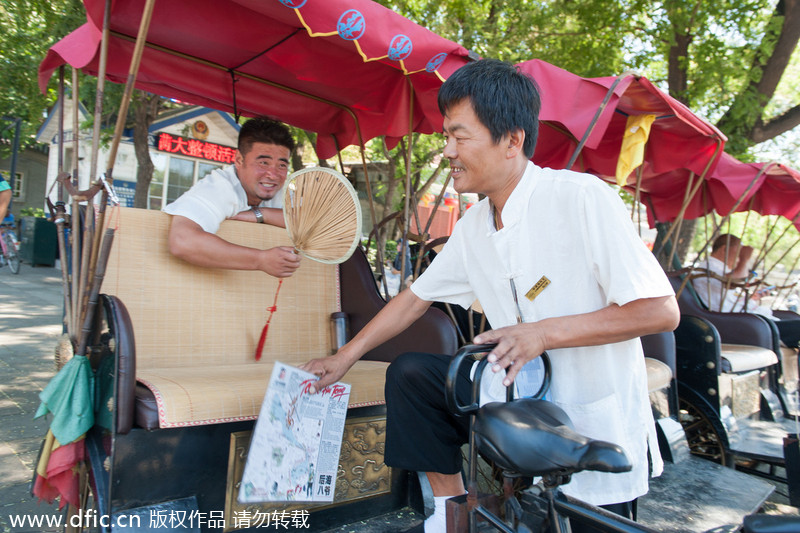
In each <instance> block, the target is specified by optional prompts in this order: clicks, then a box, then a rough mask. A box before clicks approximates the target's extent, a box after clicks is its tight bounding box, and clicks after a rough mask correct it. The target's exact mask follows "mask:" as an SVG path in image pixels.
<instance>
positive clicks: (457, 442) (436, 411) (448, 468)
mask: <svg viewBox="0 0 800 533" xmlns="http://www.w3.org/2000/svg"><path fill="white" fill-rule="evenodd" d="M452 359H453V358H452V356H450V355H434V354H426V353H404V354H402V355H400V356H399V357H398V358H397V359H395V360H394V362H392V364H391V365H389V368H388V369H387V371H386V389H385V394H386V450H385V453H384V459H385V461H386V464H387V465H389V466H391V467H394V468H402V469H404V470H410V471H414V472H438V473H440V474H458V473H460V472H461V470H462V462H463V461H462V457H461V446H463V445H464V444H466V443H467V442H468V441H469V417H467V416H461V417H459V416H456V415H453V414H450V411H449V410H448V408H447V404H446V403H445V394H444V390H445V381H446V379H447V370H448V367H449V365H450V361H451V360H452ZM470 366H471V365H467V364H464V365H461V368H460V372H459V379H458V382H457V384H456V393H457V396H458V402H459V403H460V404H462V405H464V404H467V403H469V402H470V400H471V396H472V382H471V381H470V379H469V373H470ZM602 507H603V508H604V509H607V510H609V511H611V512H613V513H616V514H620V515H622V516H625V517H627V518H631V519H634V520H635V519H636V500H634V501H632V502H622V503H617V504H611V505H604V506H602ZM576 527H577V528H580V529H576ZM572 530H573V532H577V531H580V532H585V533H589V532H592V531H595V530H594V529H593V528H591V527H589V526H583V525H582V524H575V525H574V526H573V529H572Z"/></svg>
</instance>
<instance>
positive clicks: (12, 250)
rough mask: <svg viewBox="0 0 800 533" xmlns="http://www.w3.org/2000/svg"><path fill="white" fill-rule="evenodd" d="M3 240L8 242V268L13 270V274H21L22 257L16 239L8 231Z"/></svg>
mask: <svg viewBox="0 0 800 533" xmlns="http://www.w3.org/2000/svg"><path fill="white" fill-rule="evenodd" d="M3 240H4V241H5V242H6V249H7V250H8V254H7V255H6V261H8V268H9V269H10V270H11V273H12V274H19V265H20V259H19V254H18V253H17V247H16V245H15V244H14V240H13V239H12V238H11V235H9V234H8V233H3Z"/></svg>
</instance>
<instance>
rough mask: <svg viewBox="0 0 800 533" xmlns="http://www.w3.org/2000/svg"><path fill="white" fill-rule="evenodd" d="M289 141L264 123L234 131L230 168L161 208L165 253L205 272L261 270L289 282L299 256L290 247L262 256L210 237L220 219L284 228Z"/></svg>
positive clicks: (279, 128) (282, 130)
mask: <svg viewBox="0 0 800 533" xmlns="http://www.w3.org/2000/svg"><path fill="white" fill-rule="evenodd" d="M294 146H295V144H294V139H292V135H291V133H290V132H289V128H287V127H286V126H285V125H284V124H281V123H280V122H277V121H275V120H271V119H269V118H266V117H257V118H253V119H250V120H248V121H247V122H245V124H244V125H243V126H242V128H241V130H240V131H239V141H238V146H237V150H236V156H235V160H234V164H233V165H231V166H228V167H225V168H222V169H217V170H214V171H213V172H212V173H211V174H209V175H208V176H206V177H205V178H203V179H201V180H199V181H198V182H197V183H196V184H195V185H194V186H193V187H192V188H191V189H189V190H188V191H186V192H185V193H183V194H182V195H181V196H180V198H178V199H177V200H175V201H174V202H172V203H171V204H169V205H168V206H166V207H165V208H164V211H165V212H166V213H169V214H170V215H173V219H172V223H171V225H170V232H169V250H170V252H171V253H172V254H173V255H175V256H176V257H180V258H181V259H183V260H184V261H187V262H189V263H193V264H196V265H199V266H203V267H208V268H226V269H233V270H261V271H263V272H266V273H267V274H270V275H272V276H275V277H279V278H283V277H287V276H291V275H292V273H294V271H295V270H297V267H299V266H300V256H299V255H298V254H296V253H294V251H293V249H292V247H290V246H278V247H275V248H270V249H268V250H259V249H256V248H248V247H246V246H240V245H238V244H233V243H230V242H228V241H226V240H224V239H222V238H220V237H218V236H217V235H216V232H217V230H219V226H220V224H221V223H222V221H223V220H225V219H233V220H243V221H246V222H258V223H267V224H272V225H275V226H280V227H284V221H283V212H282V210H281V208H282V207H283V185H284V183H285V182H286V177H287V174H288V172H289V160H290V158H291V155H292V151H293V150H294Z"/></svg>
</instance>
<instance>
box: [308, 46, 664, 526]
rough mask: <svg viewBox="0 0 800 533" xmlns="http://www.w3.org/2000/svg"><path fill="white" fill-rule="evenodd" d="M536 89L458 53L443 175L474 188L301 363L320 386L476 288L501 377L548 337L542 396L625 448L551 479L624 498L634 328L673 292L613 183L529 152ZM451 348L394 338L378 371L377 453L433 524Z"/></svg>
mask: <svg viewBox="0 0 800 533" xmlns="http://www.w3.org/2000/svg"><path fill="white" fill-rule="evenodd" d="M539 105H540V104H539V95H538V90H537V89H536V87H535V85H534V84H533V83H532V81H531V80H530V79H529V78H527V77H526V76H525V75H523V74H521V73H519V72H518V71H517V69H516V68H515V67H513V66H512V65H509V64H507V63H503V62H500V61H495V60H482V61H478V62H475V63H471V64H468V65H466V66H464V67H462V68H461V69H459V70H458V71H456V72H455V73H454V74H453V75H452V76H451V77H450V79H448V80H447V81H446V82H445V83H444V85H443V86H442V88H441V90H440V92H439V107H440V109H441V110H442V114H443V115H444V134H445V137H446V140H447V141H446V145H445V148H444V156H445V157H447V158H448V159H449V160H450V169H451V172H452V177H453V185H454V187H455V188H456V190H457V191H458V192H460V193H465V192H476V193H481V194H483V195H485V196H486V198H484V199H483V200H482V201H481V202H479V203H477V204H476V205H475V206H473V207H471V208H470V209H469V210H468V211H467V212H466V214H465V215H464V217H463V218H462V219H461V220H460V221H459V222H458V223H457V224H456V227H455V229H454V231H453V234H452V236H451V237H450V239H449V240H448V242H447V244H446V245H445V246H444V248H443V250H442V252H441V253H440V254H439V255H438V256H437V257H436V259H435V260H434V261H433V263H432V264H431V266H430V267H429V268H428V269H427V270H426V271H425V273H423V274H422V275H421V276H420V277H419V279H417V281H416V282H414V284H413V285H412V286H411V287H410V288H409V289H407V290H405V291H403V292H402V293H401V294H399V295H398V296H397V297H396V298H394V299H393V300H392V301H390V302H389V304H388V305H387V306H386V307H385V308H384V309H383V310H382V311H381V312H380V313H379V314H378V315H377V316H376V317H375V318H374V319H373V320H372V321H371V322H370V323H369V324H368V325H367V326H366V327H365V328H364V329H363V330H362V331H361V332H359V334H358V335H356V336H355V338H354V339H353V340H351V341H350V342H349V343H348V344H347V345H345V346H344V347H342V349H341V350H339V352H338V353H337V354H335V355H333V356H331V357H328V358H325V359H317V360H314V361H311V362H309V363H307V364H306V365H305V368H307V369H309V370H310V371H312V372H314V373H316V374H317V375H319V376H320V382H319V386H325V385H327V384H329V383H332V382H334V381H336V380H339V379H341V378H342V376H343V375H344V374H345V372H346V371H347V370H348V369H349V368H350V367H351V366H352V364H353V363H354V362H355V361H356V360H357V359H359V358H360V357H361V356H362V355H363V354H364V353H366V352H367V351H368V350H370V349H371V348H373V347H374V346H376V345H378V344H380V343H382V342H384V341H386V340H387V339H389V338H391V337H393V336H394V335H396V334H397V333H399V332H400V331H402V330H404V329H405V328H406V327H407V326H408V325H410V324H411V323H413V321H414V320H416V319H417V318H418V317H420V316H421V315H422V314H423V313H424V311H425V310H426V309H427V308H428V307H429V306H430V304H431V302H433V301H445V302H450V303H457V304H460V305H462V306H464V307H468V306H469V305H470V304H472V302H473V301H474V300H476V299H477V300H478V301H479V302H480V304H481V306H482V307H483V310H484V312H485V314H486V317H487V318H488V320H489V322H490V323H491V324H492V326H493V327H494V328H496V329H494V330H492V331H489V332H486V333H482V334H481V335H479V336H478V337H476V338H475V339H474V341H475V343H478V344H482V343H497V347H496V348H494V349H493V350H492V352H491V353H490V355H489V360H490V361H491V362H492V363H494V365H493V370H494V371H495V372H496V374H495V376H496V377H497V378H498V379H499V380H501V381H502V382H503V384H504V385H505V384H509V383H510V382H512V381H513V380H514V378H515V377H516V375H517V373H518V372H519V371H520V369H521V368H522V366H523V365H525V364H526V363H527V362H529V361H531V360H533V359H534V358H536V357H538V356H539V355H540V354H541V353H542V352H543V351H545V350H547V351H548V353H549V354H550V358H551V361H552V373H553V377H552V385H551V390H550V399H551V401H553V402H555V403H557V404H558V405H559V406H561V407H562V408H563V409H564V410H565V411H566V412H567V413H568V414H569V416H570V417H571V418H572V420H573V422H574V424H575V428H576V430H577V431H578V432H580V433H583V434H585V435H587V436H590V437H592V438H595V439H601V440H606V441H610V442H614V443H617V444H620V445H621V446H622V447H623V448H625V450H626V452H627V454H628V456H629V458H630V459H631V462H632V463H633V466H634V468H633V470H632V471H631V472H629V473H625V474H601V473H595V472H582V473H579V474H576V475H575V476H573V478H572V479H573V480H572V482H571V483H570V484H568V485H566V486H564V487H563V489H564V491H565V492H567V493H569V494H572V495H574V496H576V497H578V498H580V499H583V500H585V501H588V502H589V503H593V504H596V505H612V504H620V505H624V504H627V503H628V502H630V501H631V500H635V499H636V498H637V497H638V496H641V495H642V494H644V493H645V492H646V491H647V477H648V459H647V452H648V444H649V445H650V447H651V449H652V452H651V455H652V459H653V462H654V463H655V469H656V470H658V469H659V466H660V456H659V454H658V446H657V443H656V439H655V427H654V423H653V418H652V413H651V410H650V405H649V400H648V396H647V379H646V372H645V365H644V357H643V354H642V349H641V344H640V342H639V340H638V337H639V336H641V335H646V334H650V333H656V332H661V331H670V330H672V329H674V328H675V327H676V326H677V324H678V320H679V312H678V307H677V304H676V302H675V298H674V294H673V292H672V289H671V287H670V284H669V282H668V280H667V278H666V276H665V275H664V273H663V271H662V270H661V268H660V267H659V265H658V263H657V262H656V261H655V259H654V258H653V256H652V254H651V253H650V252H649V251H648V250H647V248H646V247H645V246H644V244H643V243H642V242H641V240H640V239H639V237H638V235H637V234H636V232H635V231H634V229H633V227H632V224H631V222H630V217H629V216H628V215H627V211H626V210H625V208H624V205H623V204H622V202H621V200H620V199H619V197H617V196H616V194H615V193H614V191H612V190H611V189H610V188H609V187H608V186H607V185H606V184H604V183H603V182H602V181H600V180H599V179H597V178H596V177H594V176H589V175H586V174H579V173H575V172H569V171H555V170H550V169H542V168H539V167H537V166H536V165H534V164H533V163H531V162H530V161H529V159H530V157H532V155H533V151H534V146H535V142H536V135H537V132H538V112H539ZM512 282H513V283H512ZM512 290H515V291H516V293H517V294H516V295H514V294H512ZM515 300H516V301H517V302H518V303H519V307H517V304H516V303H515ZM519 322H522V323H519ZM451 356H452V354H445V355H430V354H403V355H401V356H400V357H398V358H397V359H396V360H395V361H394V362H393V363H392V364H391V366H390V367H389V370H388V371H387V377H386V403H387V441H386V454H385V460H386V463H387V464H388V465H390V466H393V467H399V468H405V469H407V470H416V471H424V472H426V473H427V476H428V479H429V481H430V484H431V487H432V489H433V493H434V499H435V512H434V514H433V515H432V516H431V517H429V518H428V519H427V520H426V521H425V523H424V525H423V526H420V528H418V530H419V531H422V530H423V529H424V531H426V532H428V533H430V532H432V531H444V525H445V524H444V522H445V521H444V501H445V500H446V499H447V498H448V497H451V496H454V495H459V494H463V493H464V486H463V483H462V479H461V473H460V472H461V454H460V446H461V445H462V444H463V443H464V442H466V440H465V439H466V436H467V433H466V420H465V419H466V417H461V418H460V419H459V418H457V417H454V416H452V415H450V413H449V412H448V411H447V408H446V406H445V402H444V394H443V392H442V391H443V389H444V377H445V375H446V373H447V366H448V363H449V360H450V358H451ZM464 379H465V380H466V379H469V378H468V376H464ZM629 507H630V506H628V507H625V509H628V508H629ZM612 509H614V510H617V507H612Z"/></svg>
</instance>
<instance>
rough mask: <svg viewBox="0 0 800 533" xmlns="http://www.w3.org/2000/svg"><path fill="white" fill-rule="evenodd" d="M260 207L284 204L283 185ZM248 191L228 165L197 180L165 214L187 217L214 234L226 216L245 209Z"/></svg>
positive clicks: (234, 169)
mask: <svg viewBox="0 0 800 533" xmlns="http://www.w3.org/2000/svg"><path fill="white" fill-rule="evenodd" d="M259 207H276V208H282V207H283V188H281V190H280V191H278V193H277V194H276V195H275V196H274V197H273V198H271V199H269V200H265V201H263V202H261V203H260V204H259ZM249 208H250V206H249V205H247V194H246V193H245V192H244V188H242V184H241V183H240V182H239V177H238V176H237V175H236V167H235V166H233V165H228V166H227V167H224V168H218V169H215V170H214V171H212V172H211V173H210V174H209V175H208V176H206V177H205V178H203V179H201V180H198V181H197V183H195V184H194V186H192V188H191V189H189V190H188V191H186V192H185V193H183V194H182V195H181V196H180V197H179V198H178V199H177V200H175V201H174V202H172V203H171V204H169V205H167V206H166V207H165V208H164V212H165V213H169V214H170V215H180V216H183V217H186V218H188V219H190V220H192V221H194V222H196V223H197V224H199V225H200V227H201V228H203V230H204V231H207V232H208V233H216V232H217V230H219V225H220V224H222V221H223V220H225V219H226V218H230V217H232V216H234V215H236V214H237V213H241V212H242V211H246V210H247V209H249Z"/></svg>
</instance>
